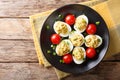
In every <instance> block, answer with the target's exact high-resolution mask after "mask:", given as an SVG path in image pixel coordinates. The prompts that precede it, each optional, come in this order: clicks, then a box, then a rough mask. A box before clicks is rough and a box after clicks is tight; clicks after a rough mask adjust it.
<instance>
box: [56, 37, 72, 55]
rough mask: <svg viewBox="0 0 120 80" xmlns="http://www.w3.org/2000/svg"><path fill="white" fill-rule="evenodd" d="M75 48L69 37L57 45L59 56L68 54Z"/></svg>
mask: <svg viewBox="0 0 120 80" xmlns="http://www.w3.org/2000/svg"><path fill="white" fill-rule="evenodd" d="M72 49H73V44H72V43H71V41H70V40H69V39H64V40H62V41H61V42H60V43H59V44H58V45H57V46H56V50H55V51H56V53H57V55H58V56H63V55H65V54H68V53H69V52H71V51H72Z"/></svg>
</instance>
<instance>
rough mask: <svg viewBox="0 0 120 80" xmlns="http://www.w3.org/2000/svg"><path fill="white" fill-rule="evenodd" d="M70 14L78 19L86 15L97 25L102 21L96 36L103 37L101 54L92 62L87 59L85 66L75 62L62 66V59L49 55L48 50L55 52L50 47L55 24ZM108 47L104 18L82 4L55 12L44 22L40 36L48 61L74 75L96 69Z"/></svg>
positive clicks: (107, 33)
mask: <svg viewBox="0 0 120 80" xmlns="http://www.w3.org/2000/svg"><path fill="white" fill-rule="evenodd" d="M69 13H71V14H74V15H75V16H76V17H77V16H79V15H81V14H85V15H86V16H87V17H88V19H89V23H95V22H96V21H100V24H99V25H98V26H97V33H96V34H98V35H99V36H101V37H102V39H103V43H102V45H101V46H100V47H99V48H98V50H99V52H98V53H97V54H98V55H97V57H96V58H95V59H92V60H89V59H87V60H86V61H85V62H84V63H83V64H80V65H77V64H75V63H74V62H73V63H71V64H62V63H60V62H59V60H60V59H61V57H59V56H57V55H56V56H54V55H52V53H51V54H48V53H47V50H51V51H52V52H54V50H53V49H52V48H51V47H50V46H51V44H52V43H51V41H50V36H51V35H52V34H54V33H55V32H54V30H53V24H54V22H55V21H56V20H57V19H58V15H62V16H63V17H64V16H65V15H67V14H69ZM61 21H64V18H62V19H61ZM47 26H50V28H49V29H47V28H46V27H47ZM108 45H109V31H108V28H107V26H106V23H105V22H104V20H103V19H102V17H101V16H100V15H99V14H98V13H97V12H96V11H94V10H93V9H91V8H89V7H87V6H84V5H80V4H70V5H65V6H63V7H61V8H59V9H57V10H55V11H54V12H53V13H52V14H50V15H49V17H48V18H47V19H46V21H45V22H44V24H43V27H42V30H41V35H40V46H41V49H42V52H43V54H44V56H45V57H46V59H47V60H48V61H49V62H50V63H51V64H52V65H53V66H54V67H56V68H57V69H59V70H61V71H64V72H68V73H74V74H76V73H82V72H85V71H88V70H90V69H92V68H93V67H95V66H96V65H97V64H98V63H100V61H101V60H102V59H103V57H104V56H105V54H106V51H107V49H108Z"/></svg>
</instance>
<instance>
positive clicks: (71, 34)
mask: <svg viewBox="0 0 120 80" xmlns="http://www.w3.org/2000/svg"><path fill="white" fill-rule="evenodd" d="M75 34H78V35H80V36H82V37H83V39H84V36H83V34H81V33H78V32H77V31H72V32H70V34H69V38H72V37H73V36H74V35H75ZM83 44H84V41H83V43H82V44H81V45H83ZM81 45H80V46H81Z"/></svg>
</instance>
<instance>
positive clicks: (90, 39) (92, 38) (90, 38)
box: [85, 35, 102, 48]
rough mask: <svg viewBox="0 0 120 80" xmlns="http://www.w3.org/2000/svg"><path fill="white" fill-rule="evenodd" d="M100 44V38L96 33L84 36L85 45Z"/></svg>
mask: <svg viewBox="0 0 120 80" xmlns="http://www.w3.org/2000/svg"><path fill="white" fill-rule="evenodd" d="M101 44H102V38H101V37H100V36H98V35H87V36H86V37H85V45H86V46H87V47H92V48H97V47H99V46H100V45H101Z"/></svg>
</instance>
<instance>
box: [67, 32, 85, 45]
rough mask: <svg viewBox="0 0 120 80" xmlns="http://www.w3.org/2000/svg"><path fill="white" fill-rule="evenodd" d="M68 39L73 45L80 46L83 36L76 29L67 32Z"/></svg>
mask: <svg viewBox="0 0 120 80" xmlns="http://www.w3.org/2000/svg"><path fill="white" fill-rule="evenodd" d="M69 39H70V41H71V42H72V44H73V46H81V45H83V43H84V36H83V35H82V34H81V33H78V32H77V31H72V32H71V33H70V34H69Z"/></svg>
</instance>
